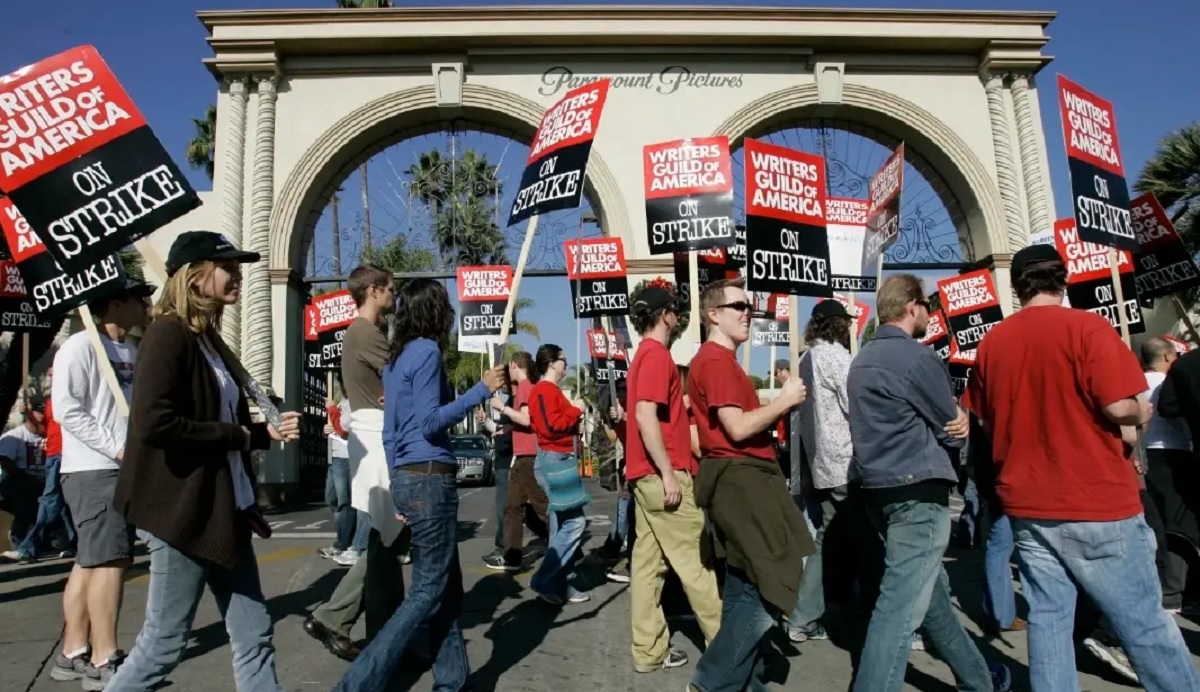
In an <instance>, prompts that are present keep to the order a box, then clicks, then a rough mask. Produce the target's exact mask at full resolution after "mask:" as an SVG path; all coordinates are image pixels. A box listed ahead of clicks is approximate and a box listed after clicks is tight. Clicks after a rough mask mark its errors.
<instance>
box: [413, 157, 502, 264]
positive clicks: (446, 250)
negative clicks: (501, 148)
mask: <svg viewBox="0 0 1200 692" xmlns="http://www.w3.org/2000/svg"><path fill="white" fill-rule="evenodd" d="M496 173H497V167H496V166H494V165H492V164H491V163H489V162H488V160H487V157H486V156H484V155H481V154H479V153H477V152H475V151H474V150H472V149H468V150H467V151H465V152H463V154H462V155H461V156H458V157H456V158H445V157H443V156H442V154H441V152H439V151H437V150H436V149H435V150H431V151H428V152H425V153H423V154H421V155H420V156H419V157H418V158H417V162H416V163H414V164H413V165H411V166H409V167H408V170H407V171H406V175H407V177H408V184H409V190H410V194H411V198H412V199H415V200H417V201H419V202H421V203H422V204H423V205H424V206H425V207H426V209H427V210H428V212H429V216H430V223H431V228H430V236H431V237H432V239H433V242H434V245H435V246H436V247H437V249H438V254H439V255H440V257H441V259H442V262H443V265H444V266H461V265H468V266H470V265H481V264H507V263H508V248H507V244H506V243H505V236H504V233H503V231H501V229H500V227H499V226H498V225H497V223H496V201H497V199H498V198H499V195H500V190H501V186H500V181H499V180H498V179H497V176H496Z"/></svg>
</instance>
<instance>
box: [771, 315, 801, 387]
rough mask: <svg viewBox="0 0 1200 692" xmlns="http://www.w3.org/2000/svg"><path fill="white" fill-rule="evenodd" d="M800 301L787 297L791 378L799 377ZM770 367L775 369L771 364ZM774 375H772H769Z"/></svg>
mask: <svg viewBox="0 0 1200 692" xmlns="http://www.w3.org/2000/svg"><path fill="white" fill-rule="evenodd" d="M799 314H800V299H799V298H797V297H796V296H788V341H789V342H790V343H789V344H788V354H789V355H790V356H791V357H790V358H789V359H788V365H790V366H791V369H792V377H793V378H797V377H800V320H799V319H798V316H799ZM770 367H772V368H773V367H775V364H774V363H771V366H770ZM771 374H772V375H774V373H771Z"/></svg>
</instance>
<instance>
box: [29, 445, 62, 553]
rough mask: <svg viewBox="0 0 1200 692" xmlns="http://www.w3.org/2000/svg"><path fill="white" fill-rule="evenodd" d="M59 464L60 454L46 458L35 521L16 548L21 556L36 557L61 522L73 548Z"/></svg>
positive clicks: (60, 460) (60, 461)
mask: <svg viewBox="0 0 1200 692" xmlns="http://www.w3.org/2000/svg"><path fill="white" fill-rule="evenodd" d="M61 463H62V455H61V454H55V455H54V456H48V457H46V486H45V489H44V490H42V496H41V497H40V498H38V510H37V520H36V521H35V522H34V524H33V528H32V529H30V530H29V532H28V533H26V534H25V539H24V540H22V541H21V545H20V547H19V548H17V552H19V553H21V554H22V555H28V556H29V557H37V556H38V553H39V552H40V551H41V549H42V548H45V547H46V545H47V544H49V543H50V536H49V533H50V530H51V529H52V528H54V524H55V523H56V522H62V525H63V528H64V529H66V532H67V541H68V542H69V543H70V544H71V548H72V549H74V548H75V526H74V522H72V521H71V512H70V510H68V509H67V502H66V500H64V499H63V492H62V474H61V473H59V466H60V464H61Z"/></svg>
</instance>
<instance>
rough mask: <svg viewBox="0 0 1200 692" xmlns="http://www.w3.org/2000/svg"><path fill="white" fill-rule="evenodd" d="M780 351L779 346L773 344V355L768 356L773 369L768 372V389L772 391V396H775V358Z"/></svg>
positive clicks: (771, 350)
mask: <svg viewBox="0 0 1200 692" xmlns="http://www.w3.org/2000/svg"><path fill="white" fill-rule="evenodd" d="M778 349H779V347H778V346H776V345H775V344H771V349H770V352H771V355H769V356H768V358H770V360H771V365H770V368H771V369H770V370H769V371H768V372H767V387H768V389H770V391H771V395H772V396H774V395H775V356H776V355H777V352H778Z"/></svg>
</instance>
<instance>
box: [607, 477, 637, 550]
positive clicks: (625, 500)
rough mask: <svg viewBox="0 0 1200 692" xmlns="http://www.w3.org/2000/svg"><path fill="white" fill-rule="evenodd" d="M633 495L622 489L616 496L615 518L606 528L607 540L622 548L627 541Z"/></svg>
mask: <svg viewBox="0 0 1200 692" xmlns="http://www.w3.org/2000/svg"><path fill="white" fill-rule="evenodd" d="M632 505H633V495H632V494H629V493H625V492H624V491H622V493H621V495H620V496H619V497H618V498H617V518H616V521H614V522H613V525H612V528H611V529H609V530H608V542H609V543H613V544H615V545H617V546H618V547H620V548H622V549H624V548H625V546H626V545H627V544H628V542H629V515H630V507H631V506H632Z"/></svg>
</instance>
